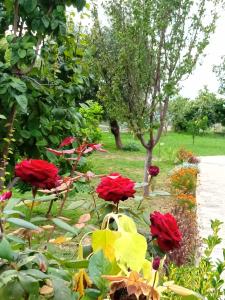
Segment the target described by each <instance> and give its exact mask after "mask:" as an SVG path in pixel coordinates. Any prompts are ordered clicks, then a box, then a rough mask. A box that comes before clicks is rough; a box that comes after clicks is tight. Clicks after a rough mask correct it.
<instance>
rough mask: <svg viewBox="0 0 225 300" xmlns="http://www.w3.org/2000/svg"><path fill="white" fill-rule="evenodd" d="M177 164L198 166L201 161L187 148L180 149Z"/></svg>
mask: <svg viewBox="0 0 225 300" xmlns="http://www.w3.org/2000/svg"><path fill="white" fill-rule="evenodd" d="M176 162H178V163H184V162H188V163H191V164H198V163H199V162H200V160H199V159H198V158H197V157H196V156H195V155H194V153H193V152H192V151H189V150H186V149H185V148H180V149H179V150H178V151H177V154H176Z"/></svg>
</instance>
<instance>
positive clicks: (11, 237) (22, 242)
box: [6, 234, 26, 245]
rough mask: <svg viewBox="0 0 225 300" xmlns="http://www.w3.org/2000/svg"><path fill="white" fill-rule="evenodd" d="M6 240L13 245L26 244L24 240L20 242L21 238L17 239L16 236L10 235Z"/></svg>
mask: <svg viewBox="0 0 225 300" xmlns="http://www.w3.org/2000/svg"><path fill="white" fill-rule="evenodd" d="M6 238H7V240H10V241H12V242H14V243H17V244H23V245H24V244H26V242H25V241H24V240H22V239H21V238H19V237H18V236H15V235H12V234H8V235H7V236H6Z"/></svg>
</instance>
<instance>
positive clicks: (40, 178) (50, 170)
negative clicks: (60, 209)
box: [15, 159, 60, 189]
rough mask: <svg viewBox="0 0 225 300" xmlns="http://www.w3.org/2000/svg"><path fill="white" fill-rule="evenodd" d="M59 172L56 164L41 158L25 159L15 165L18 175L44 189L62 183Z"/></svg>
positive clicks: (34, 185)
mask: <svg viewBox="0 0 225 300" xmlns="http://www.w3.org/2000/svg"><path fill="white" fill-rule="evenodd" d="M58 172H59V170H58V168H57V167H56V166H55V165H54V164H52V163H49V162H47V161H45V160H41V159H29V160H23V161H22V162H20V163H19V164H17V165H16V167H15V175H16V177H20V179H21V180H22V181H24V182H26V183H28V184H30V185H32V186H33V187H37V188H42V189H52V188H55V187H57V186H58V185H59V184H60V181H59V180H60V176H59V175H58Z"/></svg>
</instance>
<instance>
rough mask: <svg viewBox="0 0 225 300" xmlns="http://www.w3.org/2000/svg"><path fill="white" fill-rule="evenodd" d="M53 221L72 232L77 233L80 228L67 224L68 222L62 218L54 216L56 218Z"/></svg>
mask: <svg viewBox="0 0 225 300" xmlns="http://www.w3.org/2000/svg"><path fill="white" fill-rule="evenodd" d="M52 222H53V223H54V224H55V225H56V226H58V227H60V228H61V229H63V230H65V231H68V232H71V233H73V234H75V235H77V234H78V230H77V229H76V228H75V227H72V226H71V225H69V224H67V223H66V222H64V221H62V220H60V219H57V218H54V219H52Z"/></svg>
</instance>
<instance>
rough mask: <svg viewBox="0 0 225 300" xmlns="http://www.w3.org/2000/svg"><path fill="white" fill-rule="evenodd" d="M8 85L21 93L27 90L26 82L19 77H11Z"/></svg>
mask: <svg viewBox="0 0 225 300" xmlns="http://www.w3.org/2000/svg"><path fill="white" fill-rule="evenodd" d="M10 85H11V87H13V88H14V89H16V90H17V91H19V92H21V93H25V92H26V91H27V86H26V84H25V83H24V82H23V81H22V80H20V79H19V78H15V77H12V82H10Z"/></svg>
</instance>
